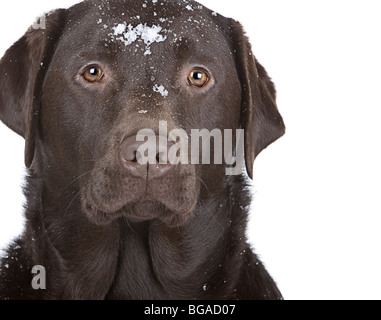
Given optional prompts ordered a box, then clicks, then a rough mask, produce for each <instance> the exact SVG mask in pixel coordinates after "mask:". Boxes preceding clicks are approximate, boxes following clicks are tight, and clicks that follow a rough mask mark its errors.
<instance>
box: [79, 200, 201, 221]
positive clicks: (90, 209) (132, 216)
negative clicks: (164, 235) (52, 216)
mask: <svg viewBox="0 0 381 320" xmlns="http://www.w3.org/2000/svg"><path fill="white" fill-rule="evenodd" d="M195 204H196V202H195V203H193V204H192V205H191V206H190V207H189V209H188V210H186V211H183V212H179V211H173V210H170V209H168V208H166V207H165V206H164V205H163V204H162V203H161V202H159V201H145V202H140V201H136V202H133V203H129V204H127V205H125V206H124V207H122V208H121V209H120V210H118V211H116V212H104V211H102V210H100V209H98V208H97V207H95V206H92V205H90V204H87V205H86V208H85V210H84V211H85V213H86V215H87V217H88V218H89V219H90V220H91V221H92V222H93V223H95V224H97V225H107V224H109V223H111V222H112V221H114V220H116V219H119V218H122V217H124V218H126V219H129V220H131V221H132V222H143V221H149V220H155V219H156V220H158V221H161V222H163V223H164V224H166V225H168V226H172V227H177V226H180V225H183V224H185V223H186V222H187V221H188V220H189V219H190V218H191V217H192V215H191V213H192V212H193V209H194V207H195Z"/></svg>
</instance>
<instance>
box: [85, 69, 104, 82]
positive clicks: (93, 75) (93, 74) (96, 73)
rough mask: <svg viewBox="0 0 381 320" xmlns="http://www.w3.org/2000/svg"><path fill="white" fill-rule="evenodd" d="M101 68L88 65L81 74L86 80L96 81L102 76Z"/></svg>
mask: <svg viewBox="0 0 381 320" xmlns="http://www.w3.org/2000/svg"><path fill="white" fill-rule="evenodd" d="M103 75H104V73H103V70H102V69H101V68H100V67H98V66H90V67H87V68H86V69H85V71H84V72H83V74H82V76H83V77H84V78H85V80H86V81H88V82H98V81H99V80H101V79H102V78H103Z"/></svg>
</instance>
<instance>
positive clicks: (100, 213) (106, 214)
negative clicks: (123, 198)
mask: <svg viewBox="0 0 381 320" xmlns="http://www.w3.org/2000/svg"><path fill="white" fill-rule="evenodd" d="M139 201H141V200H140V199H139V200H137V202H139ZM196 204H197V201H195V202H194V203H193V204H192V205H190V206H189V208H188V209H186V210H183V211H176V210H173V208H167V209H168V210H169V211H170V212H171V213H172V215H174V216H186V215H189V214H190V213H191V212H192V211H193V210H194V208H195V206H196ZM84 208H85V209H84V210H85V212H86V213H87V214H88V215H89V216H90V217H97V220H99V219H98V218H99V217H101V219H102V220H105V221H108V220H112V219H113V218H115V217H122V216H126V217H130V218H132V219H135V220H137V221H147V220H150V219H153V218H160V216H156V215H155V214H153V215H152V216H139V215H135V214H130V213H129V210H128V203H127V204H125V205H123V206H121V207H120V208H119V209H116V210H108V211H104V210H101V209H99V207H98V206H96V205H93V204H90V203H89V202H86V203H85V205H84Z"/></svg>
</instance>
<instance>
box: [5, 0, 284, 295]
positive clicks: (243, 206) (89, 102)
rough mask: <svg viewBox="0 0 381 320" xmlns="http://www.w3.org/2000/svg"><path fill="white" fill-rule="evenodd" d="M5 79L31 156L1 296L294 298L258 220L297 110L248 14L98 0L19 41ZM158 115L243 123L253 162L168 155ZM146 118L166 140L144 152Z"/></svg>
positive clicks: (211, 123) (163, 120) (220, 124)
mask: <svg viewBox="0 0 381 320" xmlns="http://www.w3.org/2000/svg"><path fill="white" fill-rule="evenodd" d="M0 88H1V89H0V119H1V121H2V122H3V123H4V124H6V125H7V126H8V127H9V128H10V129H12V130H13V131H15V132H16V133H17V134H19V135H21V136H22V137H24V138H25V165H26V167H27V168H28V175H27V177H26V185H25V187H24V193H25V196H26V199H27V202H26V206H25V217H26V225H25V231H24V233H23V234H22V236H20V237H19V238H18V239H16V240H14V242H12V244H11V245H10V246H9V248H8V249H7V253H6V255H5V257H3V259H2V260H1V267H0V298H1V299H75V300H77V299H94V300H100V299H113V300H129V299H136V300H145V299H149V300H150V299H155V300H156V299H165V300H168V299H169V300H172V299H176V300H177V299H200V300H205V299H215V300H233V299H242V300H254V299H282V295H281V293H280V291H279V289H278V288H277V285H276V284H275V282H274V281H273V279H272V278H271V276H270V275H269V274H268V272H267V271H266V269H265V267H264V265H263V264H262V263H261V261H260V260H259V259H258V257H257V255H256V254H255V253H254V252H253V251H252V249H251V247H250V246H249V244H248V243H247V240H246V235H245V231H246V224H247V217H248V210H249V206H250V203H251V198H252V197H251V194H250V178H251V179H252V178H253V163H254V160H255V158H256V157H257V156H258V154H259V153H260V152H261V151H262V150H263V149H265V148H266V147H268V146H269V145H270V144H271V143H273V142H274V141H276V140H277V139H278V138H280V137H281V136H282V135H283V134H284V133H285V125H284V122H283V120H282V117H281V115H280V113H279V111H278V108H277V105H276V91H275V87H274V84H273V82H272V80H271V79H270V78H269V76H268V74H267V72H266V71H265V69H264V68H263V67H262V65H261V64H260V63H259V62H258V61H257V59H256V58H255V56H254V55H253V53H252V49H251V45H250V43H249V41H248V39H247V36H246V35H245V32H244V30H243V27H242V26H241V24H240V23H239V22H237V21H235V20H233V19H230V18H226V17H224V16H222V15H220V14H218V13H216V12H213V11H211V10H209V9H207V8H206V7H204V6H203V5H200V4H199V3H197V2H195V1H191V0H186V1H180V0H179V1H175V0H174V1H170V0H160V1H148V0H145V1H132V0H124V1H122V0H114V1H112V0H108V1H105V0H85V1H83V2H81V3H79V4H76V5H74V6H72V7H71V8H69V9H58V10H55V11H52V12H50V13H48V14H47V15H45V16H44V17H41V18H40V19H39V20H38V21H37V23H35V24H34V25H33V26H32V27H31V28H30V29H29V30H28V31H27V32H26V34H25V35H24V36H23V37H22V38H21V39H20V40H18V41H17V42H16V43H15V44H14V45H13V46H12V47H11V48H9V49H8V50H7V52H6V53H5V55H4V56H3V58H2V59H1V62H0ZM160 126H165V127H166V130H167V131H171V132H176V130H177V132H180V131H181V132H182V133H185V134H187V135H188V138H189V136H191V137H193V136H192V132H193V131H192V130H196V129H197V130H200V131H201V130H207V131H208V132H212V131H213V130H220V132H231V137H232V139H231V140H232V141H233V146H237V145H238V142H239V140H242V141H243V142H242V145H243V147H244V161H245V164H246V165H245V166H246V170H241V171H240V174H238V175H237V174H227V168H229V167H232V163H227V162H223V163H218V162H217V161H210V162H209V163H204V162H202V161H200V162H199V163H197V161H193V162H191V161H189V162H188V163H182V162H177V163H172V162H168V161H167V162H165V161H162V160H163V159H162V158H163V157H164V158H167V157H169V153H170V152H169V151H168V150H170V148H173V147H174V146H175V145H176V143H177V142H178V141H177V140H176V139H172V140H171V139H169V138H168V137H167V136H166V135H165V134H163V133H160V128H161V127H160ZM142 129H146V130H148V131H149V132H150V133H151V134H153V135H154V140H152V141H154V142H153V143H154V145H155V146H156V147H158V148H159V150H167V151H162V152H161V153H160V152H158V151H157V152H155V151H154V152H153V155H152V154H151V157H150V158H149V160H150V161H149V162H146V163H142V162H141V161H140V159H141V157H142V155H143V153H142V152H140V151H139V148H141V147H142V146H143V144H144V143H145V142H146V141H147V139H148V140H149V139H150V137H149V136H147V137H145V138H144V139H143V140H140V141H138V139H137V135H138V133H139V132H140V131H141V130H142ZM226 130H230V131H226ZM238 130H241V131H238ZM239 132H243V135H242V136H241V138H242V139H241V138H240V139H239V137H238V133H239ZM212 138H214V141H215V142H216V140H218V139H217V138H216V137H215V136H212ZM226 139H227V138H226V136H224V137H223V140H224V143H225V142H226ZM211 140H212V139H211ZM157 141H159V142H157ZM192 145H194V143H193V140H192ZM211 145H212V144H211ZM225 145H226V144H225ZM188 147H189V148H190V144H188ZM185 149H186V147H185ZM201 149H202V148H201V146H199V149H198V150H201ZM204 149H205V148H204ZM204 149H203V150H204ZM217 149H218V148H217V147H216V148H214V147H213V146H211V147H210V149H209V151H210V153H211V154H213V153H214V152H216V151H218V150H217ZM175 150H177V149H175ZM185 151H186V150H185ZM204 151H205V150H204ZM3 152H4V151H3ZM181 152H184V148H183V149H182V151H181ZM193 152H194V150H192V153H193ZM139 155H140V159H138V156H139ZM176 155H177V153H176V152H175V156H176ZM232 155H234V152H233V153H232ZM187 157H188V158H187ZM200 157H201V155H200ZM184 158H185V160H187V159H189V158H191V155H189V154H188V156H185V157H183V159H184ZM235 158H236V159H238V151H236V154H235ZM196 160H197V159H196ZM155 161H156V162H155ZM237 161H238V160H237ZM184 162H186V161H184ZM195 162H196V163H195Z"/></svg>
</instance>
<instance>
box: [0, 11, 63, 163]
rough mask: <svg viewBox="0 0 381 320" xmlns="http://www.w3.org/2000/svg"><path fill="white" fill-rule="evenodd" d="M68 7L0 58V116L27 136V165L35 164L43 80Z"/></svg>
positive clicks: (44, 20) (43, 21)
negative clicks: (33, 162)
mask: <svg viewBox="0 0 381 320" xmlns="http://www.w3.org/2000/svg"><path fill="white" fill-rule="evenodd" d="M64 12H65V10H61V9H60V10H56V11H53V12H51V13H50V14H48V15H46V16H45V17H43V18H40V23H39V24H35V25H33V26H32V27H30V28H29V29H28V31H27V32H26V33H25V35H24V36H23V37H22V38H21V39H20V40H18V41H17V42H16V43H15V44H14V45H13V46H12V47H10V48H9V49H8V50H7V52H6V53H5V55H4V56H3V57H2V59H1V60H0V120H1V121H2V122H4V124H6V125H7V126H8V127H9V128H10V129H12V130H13V131H15V132H16V133H18V134H19V135H21V136H22V137H24V138H25V165H26V167H27V168H29V167H30V166H31V164H32V161H33V157H34V148H35V137H36V132H37V126H38V119H39V117H38V115H39V111H40V102H41V95H42V84H43V82H44V79H45V74H46V70H47V68H48V67H49V64H50V61H51V59H52V56H53V53H54V49H55V44H56V42H57V40H58V38H59V36H60V34H61V31H62V28H63V25H64Z"/></svg>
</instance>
